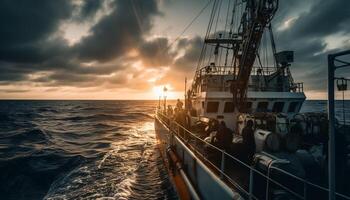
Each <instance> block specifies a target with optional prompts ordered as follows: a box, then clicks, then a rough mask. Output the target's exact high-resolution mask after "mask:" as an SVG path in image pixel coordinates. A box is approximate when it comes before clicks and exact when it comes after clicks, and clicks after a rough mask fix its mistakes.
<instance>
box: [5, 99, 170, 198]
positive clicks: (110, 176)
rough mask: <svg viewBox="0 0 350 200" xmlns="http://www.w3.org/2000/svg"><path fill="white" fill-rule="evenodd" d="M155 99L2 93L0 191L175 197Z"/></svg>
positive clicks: (29, 195) (42, 195)
mask: <svg viewBox="0 0 350 200" xmlns="http://www.w3.org/2000/svg"><path fill="white" fill-rule="evenodd" d="M155 105H156V102H153V101H144V102H143V101H1V102H0V170H1V176H0V194H1V199H97V198H103V199H140V198H142V199H145V198H146V199H159V198H161V199H177V196H176V193H175V192H174V190H173V188H172V186H171V184H170V183H169V180H168V178H167V175H166V171H165V169H164V168H163V165H162V163H161V159H160V155H159V153H158V150H157V149H156V146H155V138H154V132H153V120H152V119H153V116H152V114H151V113H153V111H154V107H155Z"/></svg>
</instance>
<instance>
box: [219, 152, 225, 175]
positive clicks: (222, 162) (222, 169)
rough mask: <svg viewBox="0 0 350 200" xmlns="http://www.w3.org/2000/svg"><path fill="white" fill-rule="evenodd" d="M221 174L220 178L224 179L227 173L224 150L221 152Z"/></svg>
mask: <svg viewBox="0 0 350 200" xmlns="http://www.w3.org/2000/svg"><path fill="white" fill-rule="evenodd" d="M220 170H221V173H220V178H221V179H223V178H224V172H225V151H224V150H223V151H222V152H221V167H220Z"/></svg>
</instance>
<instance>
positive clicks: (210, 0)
mask: <svg viewBox="0 0 350 200" xmlns="http://www.w3.org/2000/svg"><path fill="white" fill-rule="evenodd" d="M211 2H212V0H209V1H208V3H207V4H206V5H205V6H204V7H203V8H202V10H201V11H200V12H199V13H198V14H197V15H196V16H195V17H194V18H193V19H192V21H191V22H190V23H189V24H188V25H187V26H186V27H185V29H184V30H183V31H182V32H181V34H180V35H179V36H177V37H176V38H175V40H174V41H173V42H172V43H171V44H170V45H169V46H168V49H169V48H170V47H171V46H172V45H174V44H175V42H177V41H178V40H179V39H180V38H181V36H182V35H183V34H184V33H185V32H186V31H187V30H188V29H189V28H190V27H191V26H192V24H193V23H194V22H195V21H196V20H197V19H198V17H199V16H200V15H201V14H202V13H203V12H204V10H205V9H206V8H207V7H208V6H209V5H210V3H211Z"/></svg>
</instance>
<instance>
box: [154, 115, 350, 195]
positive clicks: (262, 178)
mask: <svg viewBox="0 0 350 200" xmlns="http://www.w3.org/2000/svg"><path fill="white" fill-rule="evenodd" d="M156 117H157V118H158V120H159V121H160V122H161V123H162V124H163V125H164V126H165V127H167V128H168V129H169V131H170V132H171V134H173V135H174V136H176V137H178V138H179V139H180V140H181V141H182V142H183V143H184V144H185V145H186V146H187V147H188V148H189V149H190V150H191V151H192V152H193V153H194V154H195V155H196V156H197V157H198V158H199V159H200V160H201V161H202V162H203V163H205V165H206V166H207V167H208V168H209V169H210V170H211V171H212V172H213V173H214V174H215V175H216V176H217V177H219V178H220V179H221V180H222V181H224V182H225V183H226V184H227V185H228V186H229V187H230V188H232V189H233V190H234V191H238V192H239V193H240V195H241V196H242V197H243V198H245V199H265V198H268V195H269V192H268V191H269V190H270V188H279V189H281V190H284V191H286V192H288V194H289V195H290V196H291V199H310V198H311V199H314V197H317V198H318V199H327V194H328V188H326V186H325V184H321V185H320V184H315V183H313V182H311V181H310V180H306V179H303V178H300V177H298V176H295V175H293V174H290V173H289V172H287V171H285V170H284V169H281V168H278V167H274V166H272V165H271V167H270V170H274V171H277V172H278V174H279V175H280V177H272V176H271V175H270V174H267V173H264V172H262V171H259V170H257V169H255V168H254V167H253V166H252V165H251V164H250V163H247V162H244V161H242V158H240V157H239V155H238V154H236V155H234V154H232V152H225V151H223V150H222V149H219V148H218V147H216V146H214V145H212V144H210V143H208V142H206V141H204V138H205V137H206V135H205V134H203V133H202V132H201V131H198V130H189V129H186V128H185V127H183V126H181V125H180V124H178V123H177V122H175V121H174V120H172V119H170V118H168V117H167V116H165V115H164V114H162V113H161V112H157V115H156ZM345 130H350V127H349V126H346V127H345ZM281 177H283V178H284V180H288V181H284V182H283V183H281V181H280V180H281ZM266 194H267V195H266ZM336 195H337V199H350V197H348V196H346V195H343V194H340V193H337V194H336Z"/></svg>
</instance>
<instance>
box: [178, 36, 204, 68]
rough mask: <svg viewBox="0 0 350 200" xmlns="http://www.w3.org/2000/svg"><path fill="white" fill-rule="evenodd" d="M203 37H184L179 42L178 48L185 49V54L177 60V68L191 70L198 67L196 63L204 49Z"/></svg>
mask: <svg viewBox="0 0 350 200" xmlns="http://www.w3.org/2000/svg"><path fill="white" fill-rule="evenodd" d="M202 45H203V39H202V38H201V37H199V36H197V37H194V38H192V39H182V40H180V41H179V42H178V48H179V49H184V50H185V53H184V55H183V56H181V57H180V58H178V59H176V60H175V64H174V67H175V69H176V70H180V71H183V72H190V71H194V70H195V69H196V64H197V62H198V58H199V55H200V52H201V49H202Z"/></svg>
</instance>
